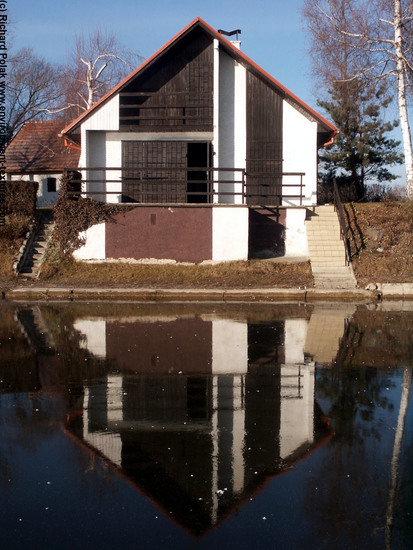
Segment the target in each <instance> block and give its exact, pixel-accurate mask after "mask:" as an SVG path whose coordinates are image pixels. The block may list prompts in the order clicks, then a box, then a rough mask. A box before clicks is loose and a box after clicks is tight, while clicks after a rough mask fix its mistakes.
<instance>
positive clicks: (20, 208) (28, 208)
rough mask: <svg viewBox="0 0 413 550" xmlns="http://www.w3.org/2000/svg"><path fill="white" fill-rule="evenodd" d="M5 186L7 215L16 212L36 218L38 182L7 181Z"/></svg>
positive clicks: (18, 214) (17, 214)
mask: <svg viewBox="0 0 413 550" xmlns="http://www.w3.org/2000/svg"><path fill="white" fill-rule="evenodd" d="M5 186H6V191H5V195H6V200H5V208H6V216H7V215H10V214H15V215H16V216H28V217H29V218H32V219H33V218H35V216H36V201H37V188H38V183H37V182H36V181H23V180H18V181H7V182H6V184H5Z"/></svg>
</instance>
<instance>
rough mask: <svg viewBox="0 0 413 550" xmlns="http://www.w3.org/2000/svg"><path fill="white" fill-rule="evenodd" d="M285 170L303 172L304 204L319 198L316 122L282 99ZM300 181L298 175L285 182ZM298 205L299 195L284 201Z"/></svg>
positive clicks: (292, 190) (289, 190)
mask: <svg viewBox="0 0 413 550" xmlns="http://www.w3.org/2000/svg"><path fill="white" fill-rule="evenodd" d="M283 172H304V173H305V176H304V178H303V183H304V186H305V187H304V190H303V193H304V195H305V199H304V201H303V204H305V205H311V204H316V202H317V123H316V122H313V121H311V120H309V119H308V118H307V117H306V116H304V115H303V114H302V113H300V112H299V111H298V110H297V109H296V108H294V107H293V106H292V105H291V104H290V103H288V102H287V101H285V100H284V102H283ZM296 183H298V184H299V178H298V176H284V177H283V184H294V185H295V184H296ZM284 193H287V194H297V195H298V194H299V189H298V188H286V190H285V191H284ZM290 204H293V205H298V204H299V202H298V201H297V200H296V199H293V200H284V201H283V205H286V206H288V205H290Z"/></svg>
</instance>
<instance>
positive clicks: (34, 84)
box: [0, 48, 60, 141]
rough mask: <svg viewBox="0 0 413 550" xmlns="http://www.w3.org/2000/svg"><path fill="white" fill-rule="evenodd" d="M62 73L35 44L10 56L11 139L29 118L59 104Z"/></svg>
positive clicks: (8, 112)
mask: <svg viewBox="0 0 413 550" xmlns="http://www.w3.org/2000/svg"><path fill="white" fill-rule="evenodd" d="M58 74H59V71H58V68H57V67H56V66H54V65H51V64H50V63H48V62H46V61H45V60H44V59H42V58H40V57H38V56H37V55H36V54H35V53H34V52H33V50H32V49H31V48H22V49H20V50H19V51H17V52H16V53H15V54H13V55H12V56H11V57H10V58H9V73H8V76H7V80H6V83H5V91H6V94H5V96H6V116H7V120H6V124H7V128H8V137H7V141H8V140H9V139H10V138H11V137H13V135H14V134H15V133H16V132H17V131H18V130H19V129H20V128H21V126H23V124H24V123H25V122H26V121H30V120H37V119H40V120H41V119H43V118H47V116H48V115H47V111H48V110H49V109H53V107H55V106H57V105H58V103H59V100H60V97H59V96H60V92H59V87H58V84H57V79H58ZM0 93H1V89H0Z"/></svg>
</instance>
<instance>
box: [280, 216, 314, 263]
mask: <svg viewBox="0 0 413 550" xmlns="http://www.w3.org/2000/svg"><path fill="white" fill-rule="evenodd" d="M306 214H307V211H306V209H305V208H287V209H286V221H285V253H284V256H288V257H291V258H309V256H310V252H309V250H308V240H307V230H306V227H305V218H306Z"/></svg>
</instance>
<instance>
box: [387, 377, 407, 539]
mask: <svg viewBox="0 0 413 550" xmlns="http://www.w3.org/2000/svg"><path fill="white" fill-rule="evenodd" d="M411 385H412V369H411V367H405V368H404V370H403V382H402V395H401V399H400V409H399V416H398V419H397V427H396V435H395V438H394V445H393V456H392V460H391V468H390V485H389V501H388V506H387V514H386V548H388V549H390V548H391V534H392V533H391V530H392V526H393V514H394V505H395V500H396V493H397V489H398V472H399V460H400V451H401V445H402V439H403V434H404V428H405V419H406V413H407V407H408V405H409V398H410V389H411Z"/></svg>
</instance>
